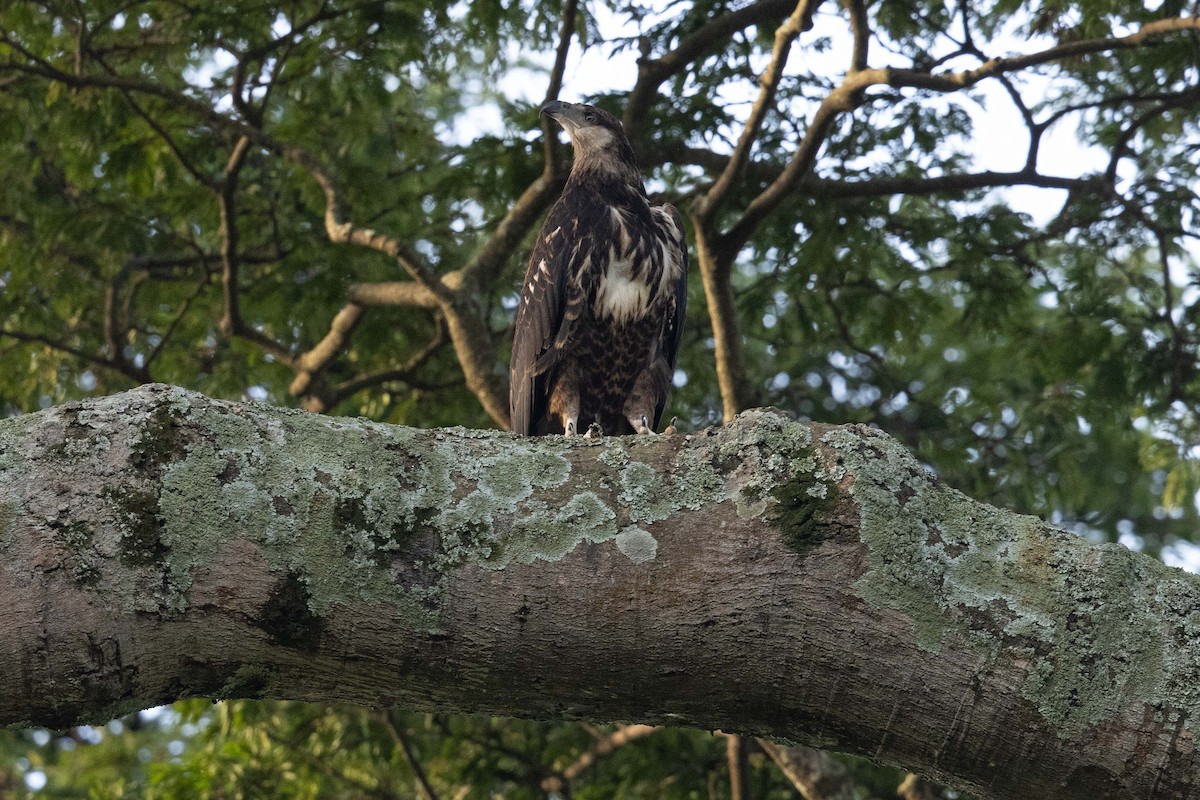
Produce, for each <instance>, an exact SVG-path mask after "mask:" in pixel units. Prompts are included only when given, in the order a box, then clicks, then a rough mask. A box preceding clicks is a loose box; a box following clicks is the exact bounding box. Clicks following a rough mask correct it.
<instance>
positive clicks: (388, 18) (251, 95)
mask: <svg viewBox="0 0 1200 800" xmlns="http://www.w3.org/2000/svg"><path fill="white" fill-rule="evenodd" d="M1151 6H1152V7H1153V8H1151ZM1195 14H1196V8H1195V6H1194V4H1188V3H1186V2H1183V1H1182V0H1163V2H1160V3H1157V4H1130V3H1117V2H1109V1H1108V0H1025V1H1020V0H991V1H990V2H984V3H966V2H957V1H954V2H946V1H944V0H877V2H866V0H845V2H841V3H832V2H821V0H800V2H798V3H793V2H781V0H749V2H737V3H730V2H724V1H723V0H701V1H700V2H696V3H693V4H671V3H664V4H661V5H659V6H655V7H653V8H651V7H647V6H645V5H643V4H640V3H624V2H607V1H606V0H600V1H598V2H592V3H582V4H581V3H578V1H577V0H565V2H555V1H554V0H551V1H550V2H544V3H519V2H513V3H507V2H495V1H494V0H482V1H481V2H471V0H466V1H465V2H462V3H459V4H454V5H449V6H444V5H434V6H433V7H430V6H428V5H427V4H421V3H415V2H407V1H406V0H402V1H400V2H391V1H388V0H345V1H344V2H343V1H342V0H297V2H292V3H286V4H270V3H254V4H248V3H238V2H224V3H222V2H214V3H204V4H187V3H178V2H154V1H149V0H148V1H147V2H129V0H102V1H101V2H88V3H81V2H58V1H57V0H51V1H50V2H40V3H34V2H22V1H20V0H18V2H15V3H9V4H6V5H5V6H4V8H3V9H2V10H0V182H2V185H3V187H4V188H3V191H0V286H3V293H2V294H0V348H2V352H3V354H4V357H3V358H2V359H0V399H2V400H3V402H4V406H5V411H6V412H7V413H19V412H23V411H30V410H34V409H37V408H38V407H45V406H47V405H50V404H53V403H57V402H60V401H63V400H66V399H71V398H76V397H81V396H87V395H95V394H105V393H110V392H114V391H117V390H120V389H124V388H127V387H129V386H132V385H136V384H139V383H142V382H147V381H150V380H154V381H161V382H167V383H174V384H179V385H183V386H187V387H190V388H193V389H197V390H199V391H201V392H204V393H205V394H208V395H211V396H214V397H230V398H237V397H241V396H249V397H252V398H255V399H262V400H266V401H268V402H271V403H274V404H277V405H297V406H301V407H304V408H307V409H309V410H312V411H319V412H324V413H332V414H346V415H362V416H366V417H370V418H372V419H376V420H380V421H386V422H396V423H403V424H408V425H415V426H420V427H431V426H441V425H464V426H467V427H503V426H504V425H505V424H506V422H507V420H506V415H507V408H506V400H505V398H506V396H507V393H506V386H505V380H506V378H505V365H506V363H507V348H508V340H509V338H510V336H509V327H510V325H511V319H512V311H513V308H514V307H515V298H516V292H515V288H516V283H517V281H518V280H519V277H520V274H521V272H522V270H523V262H524V258H525V256H526V255H527V254H528V250H529V247H530V239H531V236H532V234H533V233H534V232H536V228H537V225H538V224H539V222H540V218H541V216H542V215H543V213H544V212H545V210H546V209H547V208H548V207H549V205H550V203H552V202H553V200H554V199H555V197H556V196H557V192H558V190H559V188H560V187H561V185H562V181H563V179H564V178H565V174H566V170H567V169H568V167H569V159H570V154H569V152H568V151H567V149H566V147H565V145H563V144H562V143H561V142H560V141H559V140H558V138H557V137H556V135H555V134H554V133H553V131H552V130H551V129H550V128H549V127H547V126H546V124H545V122H544V121H541V120H539V118H538V114H537V109H538V107H539V106H540V105H541V104H542V103H543V102H544V101H545V100H547V99H554V98H556V97H560V96H561V97H564V98H568V99H585V100H587V101H589V102H594V103H596V104H598V105H601V106H602V107H605V108H607V109H609V110H611V111H612V112H613V113H615V114H616V115H617V116H619V117H620V118H622V119H623V121H624V124H625V126H626V129H627V131H628V133H629V134H630V137H631V140H632V141H633V143H634V147H635V150H636V151H637V154H638V156H639V159H640V160H641V162H642V164H643V165H644V169H645V174H646V176H647V179H648V187H649V189H650V190H651V191H652V193H654V194H655V195H656V197H659V198H661V199H664V200H669V201H670V202H673V203H675V204H676V205H677V206H679V207H680V208H681V210H683V211H684V212H685V216H687V218H688V224H689V227H690V231H689V233H690V237H691V241H692V243H693V261H694V263H695V264H696V265H697V269H696V271H695V272H694V273H693V278H694V280H693V282H692V297H691V303H690V305H689V310H690V318H689V320H688V327H687V330H686V332H685V338H684V344H683V347H682V353H681V357H680V369H679V372H678V373H677V375H676V385H677V389H676V392H675V394H674V395H673V398H672V404H671V408H670V409H669V410H668V412H667V415H668V416H670V415H671V414H677V415H679V417H680V419H681V420H682V423H681V427H682V428H684V429H689V428H698V427H701V426H704V425H707V424H713V423H719V422H720V421H721V420H722V419H723V418H726V419H727V418H728V417H730V416H731V415H732V413H734V412H736V411H737V410H740V409H743V408H747V407H750V406H755V405H775V406H779V407H781V408H783V409H785V410H788V411H790V412H792V413H794V414H797V415H799V416H801V417H804V418H808V419H814V420H819V421H830V422H849V421H858V422H867V423H871V424H874V425H878V426H879V427H881V428H883V429H884V430H886V431H888V432H889V433H891V434H893V435H894V436H896V437H898V438H899V439H901V440H902V441H903V442H904V443H905V444H906V445H907V446H908V447H909V448H910V449H911V450H913V451H914V452H915V453H917V454H918V456H919V457H920V458H921V459H922V461H923V462H925V463H926V464H927V465H928V466H929V467H930V468H931V469H932V470H934V471H935V472H936V473H937V474H938V475H939V477H940V478H941V479H942V480H944V481H946V482H947V483H949V484H950V485H953V486H956V487H958V488H960V489H962V490H964V491H965V492H967V493H968V494H970V495H972V496H975V497H977V498H980V499H985V500H987V501H988V502H991V503H995V504H998V505H1002V506H1006V507H1009V508H1012V509H1014V510H1018V511H1022V512H1026V513H1033V514H1039V515H1042V516H1043V517H1045V518H1047V519H1050V520H1052V521H1054V522H1056V523H1059V524H1063V525H1066V526H1070V527H1074V528H1075V529H1076V530H1078V531H1079V532H1081V533H1084V534H1087V535H1089V536H1092V537H1095V538H1105V537H1106V538H1111V539H1115V538H1117V537H1118V536H1119V535H1127V536H1128V537H1130V538H1129V539H1128V540H1127V541H1135V542H1141V543H1143V544H1144V546H1145V547H1146V548H1147V549H1149V550H1150V551H1152V552H1158V551H1159V550H1161V549H1162V548H1164V547H1171V546H1175V545H1176V544H1177V543H1179V542H1188V541H1191V540H1192V539H1194V538H1195V537H1196V534H1197V508H1196V501H1195V495H1196V493H1197V491H1200V452H1197V445H1196V442H1197V441H1200V422H1198V421H1197V397H1198V396H1200V373H1198V370H1197V357H1198V354H1200V269H1198V265H1197V257H1196V253H1197V211H1198V209H1200V203H1198V198H1197V191H1198V189H1200V183H1198V179H1197V162H1196V153H1197V152H1198V151H1200V128H1198V125H1197V121H1198V118H1200V39H1198V38H1197V34H1198V31H1200V22H1198V20H1197V17H1196V16H1195ZM581 57H582V58H583V60H582V61H580V58H581ZM606 59H608V60H606ZM580 64H582V65H583V66H579V65H580ZM610 64H611V65H612V66H611V67H609V66H608V65H610ZM620 65H626V66H625V67H621V66H620ZM579 86H586V87H587V88H586V89H580V88H578V87H579ZM1001 119H1010V120H1012V119H1015V120H1017V123H1016V125H1015V127H1012V128H1011V130H1010V131H1009V132H1008V133H1006V134H1004V136H1003V137H995V136H994V135H992V130H993V128H995V127H996V126H998V125H999V123H998V120H1001ZM1072 138H1074V139H1076V140H1077V145H1075V147H1076V150H1077V151H1078V154H1079V158H1078V159H1074V158H1072V156H1073V155H1074V153H1073V152H1072V150H1071V149H1069V148H1064V145H1063V142H1064V141H1070V140H1071V139H1072ZM985 142H995V143H996V144H990V145H985V144H984V143H985ZM988 148H991V149H988ZM998 150H1000V151H1002V152H999V151H998ZM134 728H138V729H139V730H136V731H135V730H133V729H134ZM610 734H612V730H603V731H602V730H592V731H587V730H584V729H581V728H578V727H574V726H566V725H560V724H550V723H532V722H520V723H517V722H510V721H504V722H500V721H489V720H477V719H457V718H454V719H450V718H440V717H424V716H415V715H409V714H401V713H399V712H393V713H389V714H384V713H382V712H373V711H368V710H363V709H336V710H329V709H323V708H314V707H306V706H289V705H262V706H258V705H250V704H244V703H238V704H227V705H223V706H220V707H219V708H217V709H215V710H214V709H212V708H210V707H209V706H208V705H207V704H201V703H196V702H193V703H190V704H183V705H180V706H176V707H174V708H173V709H172V710H170V711H165V712H161V713H160V714H159V715H158V716H156V717H153V719H151V718H150V717H135V718H131V719H128V720H125V721H124V722H123V723H121V728H120V730H117V729H116V728H113V727H110V728H89V729H75V730H72V731H70V732H67V733H66V734H65V735H62V734H53V735H52V734H50V733H47V732H31V733H27V734H13V735H10V736H9V737H8V738H7V739H6V740H5V743H4V747H5V748H6V752H7V753H8V754H9V755H11V758H9V759H7V763H8V767H7V768H6V774H5V776H4V778H3V780H4V781H5V782H6V783H7V785H9V786H12V785H14V784H15V785H18V786H19V785H20V783H21V781H22V777H21V776H22V775H26V774H29V773H30V771H34V772H36V771H38V770H44V771H45V774H46V775H47V776H49V778H48V779H49V780H50V783H49V784H47V791H50V790H54V791H58V792H60V793H62V794H63V795H64V796H74V795H73V794H72V793H75V794H79V795H82V793H84V792H86V791H87V788H86V787H96V786H100V787H106V788H96V789H94V791H96V792H98V793H99V796H121V795H122V794H139V793H149V794H155V793H157V794H158V795H160V796H173V795H174V796H181V794H182V793H184V789H183V788H182V787H191V789H192V790H204V791H207V792H209V793H211V794H213V795H222V794H229V795H234V794H237V793H238V792H243V793H250V794H253V791H254V789H253V787H256V786H269V787H271V789H270V792H269V793H270V794H271V795H272V796H289V795H287V793H288V792H293V793H294V796H296V797H309V796H318V795H320V796H325V795H328V794H334V793H337V794H340V795H341V796H347V797H390V796H412V795H413V792H414V791H416V792H426V793H427V796H428V793H430V792H432V793H435V794H438V795H439V796H453V795H454V793H455V792H457V791H459V787H468V788H466V789H464V791H467V792H469V793H473V794H470V796H479V797H484V796H489V795H490V794H491V793H498V794H503V795H505V796H513V797H520V796H535V795H538V794H539V793H542V792H544V791H546V790H545V789H544V788H543V784H544V783H545V781H547V780H550V779H552V778H556V779H558V780H560V784H558V786H559V788H557V789H555V791H560V792H569V793H572V794H574V795H577V796H594V797H609V796H628V797H669V796H679V797H688V796H704V794H705V793H706V792H707V793H709V794H712V793H714V792H717V793H720V792H728V791H729V790H730V789H729V787H730V785H731V780H732V781H733V782H734V783H737V782H738V781H740V780H741V779H742V778H739V777H738V770H736V769H735V770H734V771H733V772H732V774H727V773H726V771H725V769H724V763H725V761H726V755H727V753H726V745H725V742H722V741H718V740H716V739H713V738H711V737H710V736H709V735H708V734H700V733H695V732H686V731H658V732H655V733H653V734H652V735H645V736H638V737H635V741H632V742H631V743H629V744H627V745H623V746H620V747H617V748H615V749H614V750H613V751H612V754H611V756H610V757H609V758H598V759H596V764H595V767H594V768H589V769H586V770H581V771H580V772H579V773H578V775H576V776H575V777H573V778H572V779H571V780H566V779H564V778H563V774H564V771H565V770H566V769H567V768H568V767H569V766H570V765H571V764H573V763H575V762H576V760H577V759H579V758H580V757H582V756H583V755H584V754H586V753H589V752H592V751H594V750H595V749H596V748H597V747H599V746H600V744H602V743H603V742H604V741H607V739H608V737H609V736H610ZM100 738H102V739H103V742H104V744H103V745H102V746H91V745H90V742H91V741H92V740H93V739H100ZM731 741H734V742H735V745H736V740H731ZM739 748H740V749H739ZM746 749H747V748H745V746H744V744H743V745H736V746H735V747H733V748H732V750H731V752H733V751H736V752H735V753H734V758H733V762H734V763H741V764H745V763H747V759H748V763H749V764H750V765H751V769H750V770H749V772H748V773H747V774H746V775H744V776H742V777H744V778H745V780H746V781H747V782H748V783H747V785H746V786H745V787H743V789H744V791H743V795H742V796H747V794H746V793H748V794H749V795H753V796H756V797H757V796H770V795H771V794H772V793H774V794H777V795H779V796H789V795H788V792H790V791H791V790H790V788H789V786H790V784H789V783H788V782H787V780H786V779H785V778H784V777H782V774H781V773H779V772H777V771H774V769H773V768H769V766H768V765H767V764H766V762H765V760H764V759H765V758H766V756H765V755H764V753H765V752H766V751H765V750H762V751H761V752H757V751H756V752H754V753H751V754H750V755H747V754H746V752H745V751H746ZM749 749H750V750H754V749H755V748H753V747H752V748H749ZM760 749H761V748H760ZM19 759H24V761H20V760H19ZM39 774H40V773H39ZM282 775H292V776H294V780H292V781H287V782H285V781H284V780H283V779H282V778H281V777H280V776H282ZM397 775H400V776H402V777H401V778H400V779H397V777H396V776H397ZM853 775H854V778H855V780H856V781H857V782H858V784H859V785H860V786H861V787H864V788H863V791H864V792H865V793H867V794H875V795H880V796H886V795H888V794H889V793H893V792H894V791H895V787H896V784H897V783H898V782H899V776H898V775H897V774H895V773H894V772H891V771H886V770H882V769H881V770H876V769H875V768H874V767H870V766H869V765H864V764H860V763H858V762H855V764H854V769H853ZM414 781H415V783H414ZM35 782H36V781H35ZM547 785H548V784H547ZM414 786H415V787H416V788H415V789H414ZM914 791H916V790H915V789H914ZM105 792H108V793H109V794H107V795H106V794H105Z"/></svg>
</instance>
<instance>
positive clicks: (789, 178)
mask: <svg viewBox="0 0 1200 800" xmlns="http://www.w3.org/2000/svg"><path fill="white" fill-rule="evenodd" d="M1184 30H1200V18H1196V17H1179V18H1172V19H1164V20H1157V21H1155V22H1150V23H1147V24H1146V25H1143V26H1142V28H1141V29H1140V30H1138V31H1137V32H1136V33H1132V34H1129V35H1128V36H1122V37H1117V38H1110V39H1089V40H1084V41H1079V42H1068V43H1065V44H1061V45H1057V46H1055V47H1050V48H1047V49H1045V50H1040V51H1038V52H1036V53H1030V54H1026V55H1020V56H1010V57H1007V58H993V59H991V60H990V61H987V62H985V63H984V64H982V65H981V66H979V67H977V68H975V69H970V70H963V71H961V72H949V73H938V74H934V73H930V72H921V71H918V70H911V69H893V68H890V67H885V68H865V69H861V70H857V71H852V72H850V73H848V74H847V75H846V77H845V79H844V80H843V81H842V83H841V85H840V86H838V87H837V88H836V89H834V90H833V91H832V92H830V93H829V95H828V96H826V98H825V99H824V100H823V101H822V102H821V105H820V106H819V107H818V108H817V111H816V113H815V115H814V116H813V120H812V122H811V123H810V124H809V127H808V131H807V133H806V134H805V136H804V138H803V139H802V140H801V142H800V144H799V146H798V147H797V149H796V152H795V154H794V155H793V156H792V159H791V161H790V162H789V163H788V165H787V166H786V167H785V168H784V170H783V172H782V173H781V174H780V175H779V177H778V178H776V179H775V180H774V181H772V182H771V184H770V185H769V186H767V188H766V189H764V190H763V191H762V192H761V193H760V194H759V195H758V196H757V197H755V198H754V199H753V200H752V201H751V202H750V203H749V204H748V205H747V207H746V211H745V213H744V214H743V215H742V217H741V218H740V219H739V220H738V221H737V222H736V223H734V225H733V226H732V227H730V229H729V230H728V231H727V232H726V233H725V234H724V235H723V236H722V237H721V238H720V241H719V242H718V243H716V245H715V247H716V249H717V250H718V253H719V255H720V256H721V257H722V258H724V259H727V260H729V261H732V259H733V258H734V257H735V256H736V254H737V252H738V251H739V250H741V248H742V247H744V246H745V244H746V242H748V241H749V240H750V236H751V235H753V233H754V231H755V229H757V227H758V225H759V224H761V222H762V220H763V219H765V218H766V216H767V215H768V214H770V213H771V212H772V211H774V210H775V209H776V208H777V207H778V206H779V204H780V203H781V202H783V200H784V198H786V197H787V196H788V195H789V194H790V193H791V192H792V191H793V190H794V189H795V188H796V186H797V185H798V184H799V182H800V180H801V179H802V178H803V177H804V176H805V175H806V174H807V173H808V171H809V170H810V169H811V167H812V165H813V163H814V162H815V160H816V156H817V152H818V151H819V150H820V148H821V146H822V145H823V144H824V142H825V139H826V137H827V136H828V134H829V131H830V129H831V127H832V125H833V122H834V120H835V119H836V118H837V116H838V115H839V114H841V113H844V112H847V111H852V110H853V109H855V108H857V107H858V106H859V105H861V103H862V101H863V97H864V93H865V91H866V90H867V89H869V88H870V87H873V86H890V87H892V88H911V89H925V90H930V91H936V92H956V91H960V90H962V89H966V88H969V87H971V86H974V85H975V84H976V83H978V82H979V81H981V80H984V79H985V78H990V77H996V76H999V75H1003V74H1005V73H1009V72H1016V71H1018V70H1022V69H1026V68H1028V67H1031V66H1037V65H1040V64H1046V63H1050V62H1053V61H1058V60H1061V59H1065V58H1071V57H1077V56H1081V55H1087V54H1091V53H1099V52H1109V51H1113V50H1122V49H1129V48H1133V47H1137V46H1140V45H1142V44H1145V43H1146V42H1148V41H1150V40H1152V39H1154V38H1157V37H1161V36H1165V35H1168V34H1170V33H1175V32H1178V31H1184Z"/></svg>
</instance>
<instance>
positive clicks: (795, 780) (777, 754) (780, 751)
mask: <svg viewBox="0 0 1200 800" xmlns="http://www.w3.org/2000/svg"><path fill="white" fill-rule="evenodd" d="M755 741H756V742H757V743H758V746H759V747H761V748H762V751H763V752H764V753H766V754H767V757H768V758H770V759H771V760H772V761H774V762H775V765H776V766H777V767H779V771H780V772H782V773H783V774H784V777H786V778H787V779H788V780H789V781H791V782H792V786H794V787H796V791H798V792H799V793H800V794H801V795H802V796H803V797H804V800H855V796H856V795H855V793H854V783H853V781H851V780H850V777H849V775H848V774H847V772H846V768H845V767H844V766H842V764H840V763H839V762H837V761H835V760H834V759H833V758H830V756H829V754H828V753H824V752H822V751H820V750H814V749H813V748H811V747H805V746H803V745H792V746H790V747H784V746H782V745H778V744H775V743H774V742H771V741H768V740H766V739H761V738H760V739H756V740H755Z"/></svg>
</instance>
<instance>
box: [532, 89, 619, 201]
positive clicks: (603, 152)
mask: <svg viewBox="0 0 1200 800" xmlns="http://www.w3.org/2000/svg"><path fill="white" fill-rule="evenodd" d="M542 113H543V114H545V115H546V116H547V117H550V119H552V120H554V121H555V122H557V123H558V124H559V125H562V126H563V129H564V130H566V132H567V135H568V136H570V137H571V146H572V147H573V148H574V150H575V163H574V166H573V167H572V171H573V172H581V171H583V170H598V171H602V172H610V173H617V174H619V175H620V176H621V177H623V178H625V179H626V180H630V179H633V180H636V181H637V183H638V185H639V186H640V185H641V176H640V175H639V174H638V171H637V162H636V161H635V160H634V157H633V148H632V147H630V146H629V140H628V139H627V138H625V130H624V129H623V128H622V127H621V123H620V121H618V120H617V118H616V117H614V116H613V115H612V114H610V113H608V112H607V111H605V110H603V109H601V108H596V107H595V106H589V105H587V104H586V103H564V102H562V101H561V100H555V101H553V102H551V103H547V104H546V105H544V106H542Z"/></svg>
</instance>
